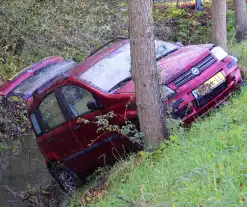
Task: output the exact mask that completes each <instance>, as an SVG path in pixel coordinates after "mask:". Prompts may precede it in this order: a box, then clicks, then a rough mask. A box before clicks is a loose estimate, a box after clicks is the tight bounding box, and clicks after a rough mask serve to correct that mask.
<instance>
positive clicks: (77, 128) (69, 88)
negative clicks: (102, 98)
mask: <svg viewBox="0 0 247 207" xmlns="http://www.w3.org/2000/svg"><path fill="white" fill-rule="evenodd" d="M61 92H62V94H63V95H64V98H65V100H66V101H67V104H68V108H69V109H70V111H71V113H72V114H73V118H72V121H71V122H70V129H71V131H72V133H73V135H74V136H75V139H77V140H79V142H80V143H81V144H82V146H83V150H81V151H80V152H79V153H75V154H74V155H72V156H71V157H69V158H68V159H67V161H71V160H74V162H70V164H72V165H80V166H81V167H82V168H81V170H83V171H90V170H91V169H94V168H95V167H97V166H101V165H104V164H105V163H106V162H107V159H108V158H112V148H113V147H114V144H113V142H114V141H115V140H116V139H117V138H118V137H119V136H117V135H118V133H116V132H107V131H98V128H99V126H97V124H96V123H95V121H96V118H95V117H96V116H100V115H103V114H105V113H106V112H105V111H104V107H103V106H102V104H101V103H100V102H99V100H98V99H97V97H96V96H95V95H93V94H92V93H90V92H89V91H87V90H85V89H84V88H82V87H78V86H74V85H66V86H63V87H62V88H61ZM93 102H94V103H95V106H98V107H95V109H89V107H88V106H89V104H90V103H93ZM71 167H73V166H71Z"/></svg>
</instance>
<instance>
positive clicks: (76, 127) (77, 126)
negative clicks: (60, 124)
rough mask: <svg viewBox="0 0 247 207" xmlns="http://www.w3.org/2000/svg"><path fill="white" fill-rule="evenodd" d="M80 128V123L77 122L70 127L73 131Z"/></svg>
mask: <svg viewBox="0 0 247 207" xmlns="http://www.w3.org/2000/svg"><path fill="white" fill-rule="evenodd" d="M80 128H81V125H80V124H78V125H76V126H74V127H73V128H72V130H73V131H76V130H78V129H80Z"/></svg>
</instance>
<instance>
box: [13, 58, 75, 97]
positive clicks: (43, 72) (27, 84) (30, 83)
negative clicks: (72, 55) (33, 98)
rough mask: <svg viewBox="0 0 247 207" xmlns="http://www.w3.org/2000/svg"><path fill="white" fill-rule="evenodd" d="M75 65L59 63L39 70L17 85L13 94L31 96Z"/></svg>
mask: <svg viewBox="0 0 247 207" xmlns="http://www.w3.org/2000/svg"><path fill="white" fill-rule="evenodd" d="M76 65H77V63H76V62H74V61H60V62H58V63H54V64H51V65H48V66H46V67H44V68H43V69H40V70H39V71H38V72H37V73H36V74H35V75H34V76H31V77H29V78H27V79H26V80H24V81H23V82H22V83H21V84H20V85H18V86H17V87H16V88H15V89H14V90H13V93H20V94H24V95H29V94H32V93H33V91H35V90H36V89H37V88H39V87H40V86H42V85H44V84H45V83H47V82H49V81H50V80H51V79H53V78H54V77H56V76H57V75H60V74H62V73H64V72H66V71H68V70H69V69H71V68H73V67H75V66H76Z"/></svg>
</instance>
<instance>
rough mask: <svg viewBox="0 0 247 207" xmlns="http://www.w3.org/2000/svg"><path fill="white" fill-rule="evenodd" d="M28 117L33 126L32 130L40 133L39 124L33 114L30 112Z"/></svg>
mask: <svg viewBox="0 0 247 207" xmlns="http://www.w3.org/2000/svg"><path fill="white" fill-rule="evenodd" d="M30 119H31V122H32V124H33V127H34V130H35V132H36V134H40V133H41V129H40V126H39V123H38V121H37V119H36V116H35V114H31V116H30Z"/></svg>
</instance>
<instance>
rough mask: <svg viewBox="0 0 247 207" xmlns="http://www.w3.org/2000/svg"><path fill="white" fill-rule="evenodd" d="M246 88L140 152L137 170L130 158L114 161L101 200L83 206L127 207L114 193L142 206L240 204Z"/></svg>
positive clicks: (246, 193)
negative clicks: (161, 144)
mask: <svg viewBox="0 0 247 207" xmlns="http://www.w3.org/2000/svg"><path fill="white" fill-rule="evenodd" d="M246 89H247V88H246V87H244V88H242V90H241V91H240V92H239V94H237V95H234V97H232V98H231V99H230V101H229V103H228V105H226V106H224V107H221V108H220V110H216V111H214V112H213V113H212V114H211V115H210V116H208V117H206V118H204V119H201V120H200V121H199V122H197V123H195V124H194V125H193V126H192V128H191V129H190V130H188V131H183V130H180V131H179V132H173V136H172V138H173V141H174V142H173V143H170V144H169V147H167V148H163V150H162V153H158V154H157V153H155V154H154V155H150V154H145V153H144V156H143V161H142V163H141V164H140V165H139V166H137V165H136V156H133V157H131V158H130V159H128V160H127V161H123V162H120V163H118V164H117V165H116V166H115V167H114V168H113V169H112V171H111V175H110V184H109V186H108V187H107V193H106V195H105V197H104V198H103V199H100V200H98V202H96V203H91V204H88V206H99V207H109V206H128V204H127V203H126V202H124V201H122V200H120V199H118V198H117V197H116V195H119V196H122V197H123V198H125V199H127V200H129V201H131V202H133V203H136V202H138V201H140V200H142V201H143V200H145V201H147V202H149V204H150V205H148V206H155V205H157V204H160V206H172V205H174V206H246V205H247V203H246V201H245V199H246V197H247V186H246V181H247V154H246V152H247V107H246V102H247V93H246ZM160 151H161V150H160ZM72 203H73V204H72ZM72 203H71V206H80V204H79V203H80V202H79V201H78V200H77V201H76V202H73V201H72ZM76 203H77V204H76Z"/></svg>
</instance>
